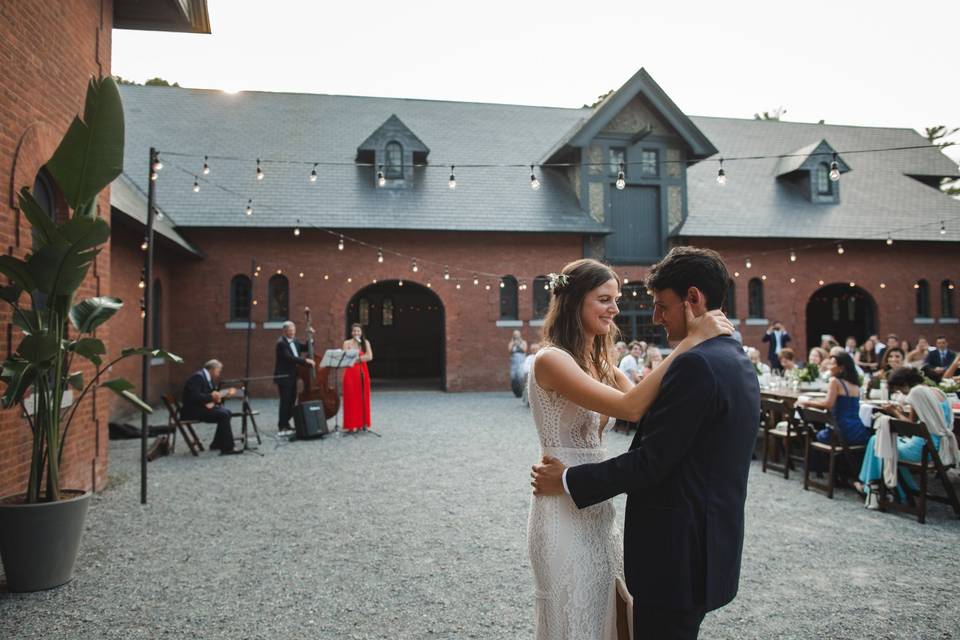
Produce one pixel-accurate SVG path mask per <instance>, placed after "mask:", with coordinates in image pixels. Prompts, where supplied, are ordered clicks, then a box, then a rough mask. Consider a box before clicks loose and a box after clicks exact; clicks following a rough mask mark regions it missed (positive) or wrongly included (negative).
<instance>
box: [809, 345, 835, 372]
mask: <svg viewBox="0 0 960 640" xmlns="http://www.w3.org/2000/svg"><path fill="white" fill-rule="evenodd" d="M829 360H830V356H829V354H828V353H827V352H826V351H824V349H823V348H822V347H814V348H813V349H810V353H809V354H808V355H807V366H808V367H809V366H810V365H816V367H817V369H818V370H819V371H820V373H824V372H826V371H829V370H830V362H829Z"/></svg>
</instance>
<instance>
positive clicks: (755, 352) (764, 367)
mask: <svg viewBox="0 0 960 640" xmlns="http://www.w3.org/2000/svg"><path fill="white" fill-rule="evenodd" d="M747 357H748V358H750V362H752V363H753V368H754V369H756V370H757V375H758V376H762V375H763V374H765V373H770V365H768V364H767V363H766V362H761V361H760V350H759V349H757V348H756V347H747Z"/></svg>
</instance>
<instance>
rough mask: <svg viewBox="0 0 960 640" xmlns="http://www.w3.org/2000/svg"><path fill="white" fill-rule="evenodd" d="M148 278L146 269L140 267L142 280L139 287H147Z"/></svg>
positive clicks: (138, 284)
mask: <svg viewBox="0 0 960 640" xmlns="http://www.w3.org/2000/svg"><path fill="white" fill-rule="evenodd" d="M146 278H147V276H146V275H144V270H143V269H140V282H138V283H137V288H138V289H145V288H146V287H147V283H146Z"/></svg>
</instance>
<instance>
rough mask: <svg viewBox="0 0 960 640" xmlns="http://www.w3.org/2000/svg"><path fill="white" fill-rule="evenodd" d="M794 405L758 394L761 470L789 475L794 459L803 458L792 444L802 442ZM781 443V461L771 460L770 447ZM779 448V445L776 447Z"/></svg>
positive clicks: (785, 476) (784, 475) (801, 431)
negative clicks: (796, 452) (761, 447)
mask: <svg viewBox="0 0 960 640" xmlns="http://www.w3.org/2000/svg"><path fill="white" fill-rule="evenodd" d="M793 413H794V406H793V403H792V402H788V401H786V400H784V399H782V398H771V397H766V396H760V415H761V417H762V418H763V423H762V429H763V466H762V468H763V472H764V473H766V472H767V469H773V470H774V471H781V472H783V477H784V478H785V479H788V478H789V477H790V467H791V466H792V464H793V462H794V461H797V462H799V461H800V460H803V456H802V455H797V454H794V452H793V445H794V444H799V445H801V446H802V444H803V430H802V429H801V427H800V425H798V424H797V421H796V420H795V419H794V417H793ZM780 442H782V443H783V448H782V451H783V461H782V462H780V461H779V456H778V460H777V461H776V462H774V461H771V460H770V459H769V457H770V449H771V448H772V447H773V446H776V445H777V444H778V443H780ZM778 450H779V447H778Z"/></svg>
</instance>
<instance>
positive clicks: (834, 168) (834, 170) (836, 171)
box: [830, 154, 840, 182]
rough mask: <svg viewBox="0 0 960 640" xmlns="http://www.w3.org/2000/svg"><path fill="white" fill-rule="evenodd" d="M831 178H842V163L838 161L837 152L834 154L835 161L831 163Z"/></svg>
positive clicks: (834, 179) (835, 179) (836, 179)
mask: <svg viewBox="0 0 960 640" xmlns="http://www.w3.org/2000/svg"><path fill="white" fill-rule="evenodd" d="M830 179H831V180H833V181H834V182H836V181H838V180H839V179H840V165H839V164H838V163H837V154H833V162H831V163H830Z"/></svg>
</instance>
